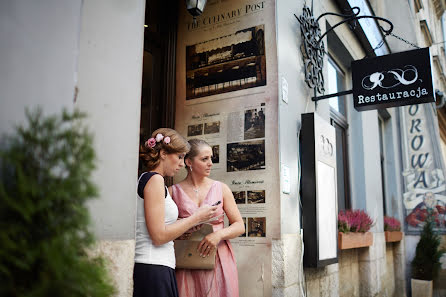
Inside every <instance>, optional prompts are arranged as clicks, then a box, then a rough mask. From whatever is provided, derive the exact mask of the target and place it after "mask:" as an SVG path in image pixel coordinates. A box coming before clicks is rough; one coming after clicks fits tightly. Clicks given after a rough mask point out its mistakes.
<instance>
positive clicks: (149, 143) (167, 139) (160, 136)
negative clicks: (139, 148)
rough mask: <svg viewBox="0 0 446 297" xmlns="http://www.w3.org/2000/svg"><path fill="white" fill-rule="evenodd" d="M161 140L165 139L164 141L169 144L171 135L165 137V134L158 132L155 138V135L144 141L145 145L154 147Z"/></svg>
mask: <svg viewBox="0 0 446 297" xmlns="http://www.w3.org/2000/svg"><path fill="white" fill-rule="evenodd" d="M161 140H163V142H164V143H165V144H169V143H170V137H169V136H166V137H164V135H163V134H161V133H158V134H156V136H155V138H153V137H152V138H149V139H148V140H147V141H146V142H145V143H144V145H145V146H146V147H150V148H154V147H155V145H156V143H157V142H161Z"/></svg>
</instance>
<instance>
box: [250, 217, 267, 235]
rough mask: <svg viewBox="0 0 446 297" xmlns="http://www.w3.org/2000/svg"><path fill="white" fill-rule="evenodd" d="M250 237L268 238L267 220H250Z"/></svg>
mask: <svg viewBox="0 0 446 297" xmlns="http://www.w3.org/2000/svg"><path fill="white" fill-rule="evenodd" d="M248 237H266V218H265V217H263V218H248Z"/></svg>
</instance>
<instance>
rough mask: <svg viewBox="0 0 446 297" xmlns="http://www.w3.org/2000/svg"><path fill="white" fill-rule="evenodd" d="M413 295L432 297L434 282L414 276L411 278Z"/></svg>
mask: <svg viewBox="0 0 446 297" xmlns="http://www.w3.org/2000/svg"><path fill="white" fill-rule="evenodd" d="M410 286H411V288H412V297H432V292H433V282H432V281H431V280H430V281H427V280H420V279H414V278H412V279H411V280H410Z"/></svg>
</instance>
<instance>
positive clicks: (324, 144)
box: [301, 113, 338, 267]
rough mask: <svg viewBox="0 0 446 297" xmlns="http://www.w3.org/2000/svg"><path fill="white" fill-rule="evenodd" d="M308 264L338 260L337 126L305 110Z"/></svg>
mask: <svg viewBox="0 0 446 297" xmlns="http://www.w3.org/2000/svg"><path fill="white" fill-rule="evenodd" d="M301 135H302V136H301V142H302V207H303V211H302V213H303V224H302V225H303V228H304V242H305V254H304V265H305V266H307V267H323V266H326V265H329V264H333V263H337V262H338V250H337V249H338V245H337V238H338V237H337V236H338V224H337V214H338V211H337V205H338V202H337V189H336V185H337V182H336V134H335V129H334V127H333V126H331V125H330V124H329V123H328V122H326V121H324V120H323V119H322V118H321V117H319V116H318V115H317V114H315V113H307V114H302V132H301Z"/></svg>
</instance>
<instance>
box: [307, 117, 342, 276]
mask: <svg viewBox="0 0 446 297" xmlns="http://www.w3.org/2000/svg"><path fill="white" fill-rule="evenodd" d="M315 137H316V136H315V118H314V113H307V114H302V129H301V134H300V142H301V146H300V148H301V164H302V180H301V183H302V187H301V194H302V195H301V197H302V227H303V229H304V243H305V253H304V266H305V267H324V266H326V265H330V264H334V263H338V257H339V254H338V251H337V252H336V255H337V256H336V257H335V258H331V259H324V260H319V249H318V247H319V240H318V238H319V237H318V231H319V230H320V229H321V228H322V227H319V226H318V218H317V214H318V211H317V209H316V207H317V198H318V197H317V193H316V187H317V184H316V183H317V180H316V166H317V163H316V146H315V142H316V140H315ZM336 194H337V193H336ZM336 208H337V201H336ZM337 240H338V238H337V232H336V247H337V246H338V242H337Z"/></svg>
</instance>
